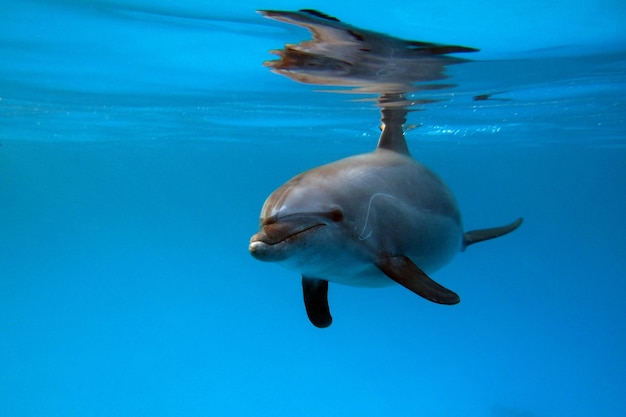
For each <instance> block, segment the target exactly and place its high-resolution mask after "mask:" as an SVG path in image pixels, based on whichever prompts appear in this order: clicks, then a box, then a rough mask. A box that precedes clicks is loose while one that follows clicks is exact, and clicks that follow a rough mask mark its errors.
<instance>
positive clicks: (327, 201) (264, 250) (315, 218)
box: [249, 178, 344, 266]
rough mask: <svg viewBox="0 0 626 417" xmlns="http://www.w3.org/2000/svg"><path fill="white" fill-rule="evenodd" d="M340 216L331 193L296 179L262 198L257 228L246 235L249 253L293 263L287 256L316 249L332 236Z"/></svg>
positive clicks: (262, 257)
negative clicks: (263, 202) (258, 226)
mask: <svg viewBox="0 0 626 417" xmlns="http://www.w3.org/2000/svg"><path fill="white" fill-rule="evenodd" d="M343 219H344V213H343V210H342V209H341V206H340V205H338V204H337V203H336V202H335V200H334V198H333V193H331V192H329V191H328V190H327V189H325V188H324V187H319V186H315V185H314V184H308V185H306V184H302V183H301V182H300V181H299V179H298V178H296V179H294V180H292V181H290V182H288V183H287V184H285V185H283V186H282V187H280V188H279V189H277V190H276V191H274V192H273V193H272V194H271V195H270V196H269V197H268V198H267V200H266V201H265V204H264V205H263V208H262V209H261V218H260V230H259V232H258V233H256V234H254V235H253V236H252V237H251V238H250V246H249V250H250V253H251V254H252V256H254V257H255V258H256V259H259V260H261V261H266V262H282V263H286V264H290V263H293V261H296V262H297V260H296V259H291V258H292V257H294V256H296V255H297V257H298V258H302V257H303V256H302V255H305V254H306V253H307V252H309V251H317V250H319V246H320V245H319V244H321V245H323V244H324V242H328V241H330V240H331V239H332V236H333V234H334V233H336V231H337V230H336V229H338V226H339V225H340V224H341V223H342V221H343ZM304 257H306V256H304ZM286 266H287V265H286Z"/></svg>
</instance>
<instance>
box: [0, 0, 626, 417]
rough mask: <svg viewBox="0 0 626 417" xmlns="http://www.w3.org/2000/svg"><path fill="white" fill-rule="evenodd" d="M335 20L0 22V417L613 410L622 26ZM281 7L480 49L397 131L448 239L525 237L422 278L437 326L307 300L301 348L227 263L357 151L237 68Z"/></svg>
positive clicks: (353, 294)
mask: <svg viewBox="0 0 626 417" xmlns="http://www.w3.org/2000/svg"><path fill="white" fill-rule="evenodd" d="M335 3H337V4H324V3H323V2H319V1H316V2H313V3H312V4H295V3H293V2H290V1H271V2H269V3H266V4H258V3H252V2H247V1H242V2H237V3H236V4H233V5H228V4H222V3H219V4H214V3H212V2H207V1H181V2H168V1H165V0H160V1H150V2H148V1H139V0H136V1H132V0H117V1H116V0H99V1H67V0H66V1H63V0H59V1H43V0H42V1H32V0H22V1H19V2H12V1H8V0H3V1H1V2H0V9H1V10H3V12H2V15H3V17H2V24H1V25H0V126H1V127H0V358H2V360H1V361H0V415H1V416H11V417H13V416H15V417H20V416H46V417H49V416H139V415H149V416H207V415H216V416H381V415H390V416H391V415H393V416H429V417H430V416H441V417H451V416H464V417H467V416H488V417H531V416H532V417H547V416H567V417H579V416H580V417H588V416H624V415H626V397H624V387H625V386H626V355H625V353H624V352H626V309H625V307H624V302H623V300H624V297H625V296H626V279H625V278H626V260H625V257H624V256H625V255H624V254H625V253H626V240H625V239H624V235H625V232H626V220H625V217H624V213H625V212H626V198H625V196H624V191H625V190H626V101H625V100H624V96H625V93H626V27H625V26H624V24H623V22H624V20H625V18H626V5H625V4H624V3H623V2H620V1H610V0H605V1H597V2H593V3H592V4H589V2H583V1H580V2H568V3H567V4H565V3H563V2H549V3H550V4H546V3H545V2H538V1H531V2H523V3H519V4H515V5H514V4H511V5H509V6H505V5H503V4H502V2H495V1H488V0H479V1H478V2H472V3H471V4H470V3H464V2H463V3H462V2H443V1H434V2H428V4H418V2H408V1H406V0H400V1H386V2H385V8H384V9H383V8H381V7H380V6H377V5H376V4H374V3H371V4H370V5H367V6H365V5H364V4H361V3H359V2H356V1H353V0H349V1H345V2H335ZM339 3H341V4H339ZM304 6H305V7H308V8H317V9H320V10H323V11H325V12H326V13H329V14H332V15H335V16H337V17H339V18H341V19H342V20H344V21H346V22H349V23H352V24H355V25H358V26H361V27H366V28H370V29H373V30H378V31H382V32H387V33H390V34H393V35H396V36H399V37H404V38H409V39H418V40H425V41H434V42H447V43H454V44H461V45H467V46H472V47H477V48H480V49H481V50H482V51H481V52H480V53H477V54H473V55H472V56H471V58H472V59H473V60H475V61H474V62H471V63H467V64H463V65H459V66H453V67H450V69H449V73H450V75H451V76H452V78H451V80H452V81H453V82H454V83H456V84H458V86H457V87H455V88H453V89H450V90H442V91H438V92H433V98H435V99H438V100H441V101H438V102H436V103H433V104H431V105H428V106H426V108H425V109H424V110H423V111H419V112H413V113H411V114H410V116H409V123H410V124H415V125H418V124H421V125H422V126H421V127H419V128H415V129H413V130H410V131H409V132H408V134H407V139H408V142H409V146H410V148H411V151H412V153H413V155H414V156H415V157H416V158H417V159H419V160H420V161H422V162H423V163H425V164H426V165H428V166H429V167H431V168H432V169H433V170H435V171H436V172H437V173H439V174H440V175H441V177H442V178H443V179H444V180H445V181H446V182H447V183H448V185H449V186H450V187H451V188H452V190H454V192H455V194H456V196H457V199H458V201H459V205H460V207H461V209H462V213H463V217H464V222H465V225H466V227H467V228H468V229H473V228H480V227H485V226H492V225H494V224H502V223H506V222H508V221H511V220H513V219H514V218H516V217H517V216H524V218H525V223H524V224H523V226H522V227H521V228H520V229H519V230H518V231H516V232H514V233H513V234H511V235H509V236H506V237H503V238H500V239H497V240H494V241H490V242H485V243H481V244H479V245H476V246H472V247H471V248H469V249H468V250H467V251H466V252H465V253H462V254H459V255H458V256H457V257H456V258H455V259H454V260H453V261H452V263H450V264H449V265H448V266H446V267H445V268H444V269H442V270H441V271H439V272H437V273H436V275H435V278H436V279H437V281H439V282H441V283H443V284H444V285H446V286H447V287H449V288H452V289H454V290H455V291H456V292H458V293H459V294H460V296H461V299H462V302H461V303H460V304H459V305H457V306H454V307H446V306H441V305H436V304H432V303H428V302H426V301H425V300H423V299H421V298H419V297H417V296H415V295H414V294H412V293H410V292H409V291H407V290H405V289H403V288H400V287H389V288H383V289H361V288H352V287H343V286H340V285H332V284H331V288H330V303H331V308H332V311H333V317H334V323H333V325H332V326H331V327H330V328H328V329H324V330H320V329H317V328H315V327H313V326H312V325H310V323H309V322H308V320H307V317H306V314H305V312H304V308H303V305H302V299H301V298H302V296H301V287H300V279H299V277H298V276H297V274H295V273H293V272H290V271H287V270H284V269H282V268H281V267H279V266H277V265H274V264H265V263H261V262H258V261H256V260H254V259H253V258H252V257H251V256H250V255H249V254H248V251H247V246H248V240H249V238H250V236H251V235H252V234H253V233H254V232H256V230H257V227H258V224H257V222H258V216H259V211H260V208H261V205H262V203H263V201H264V199H265V198H266V197H267V195H269V194H270V193H271V192H272V190H274V189H275V188H277V187H278V186H279V185H281V184H282V183H284V182H285V181H286V180H288V179H289V178H290V177H291V176H293V175H295V174H297V173H299V172H301V171H303V170H305V169H308V168H312V167H315V166H318V165H320V164H323V163H327V162H330V161H334V160H337V159H339V158H342V157H346V156H350V155H354V154H356V153H360V152H367V151H369V150H371V149H373V147H374V146H375V143H376V140H377V135H378V132H379V130H378V124H379V122H378V118H379V114H378V109H377V108H376V107H375V106H373V105H372V103H371V102H364V101H358V100H355V98H357V99H358V98H362V97H355V96H353V95H349V94H341V95H340V94H329V93H318V92H315V90H319V89H322V88H319V87H312V86H308V85H302V84H296V83H294V82H292V81H291V80H288V79H286V78H284V77H281V76H279V75H276V74H272V73H270V72H269V71H268V70H267V69H266V68H264V67H263V66H262V62H263V61H264V60H267V59H270V58H271V56H270V54H269V53H268V51H269V50H270V49H278V48H281V47H282V46H283V45H284V44H285V43H295V42H298V41H301V40H304V39H306V38H307V37H308V34H307V32H306V31H304V30H302V29H299V28H296V27H289V26H287V25H284V24H281V23H278V22H273V21H270V20H267V19H263V18H262V17H261V16H259V15H257V14H255V13H254V10H255V9H256V8H268V9H271V8H273V9H287V10H295V9H298V8H301V7H304ZM490 93H497V94H494V95H493V96H492V98H494V100H487V101H473V100H472V97H473V96H475V95H478V94H490ZM495 99H501V100H495Z"/></svg>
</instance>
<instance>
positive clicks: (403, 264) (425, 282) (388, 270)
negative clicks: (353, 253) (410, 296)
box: [376, 254, 461, 305]
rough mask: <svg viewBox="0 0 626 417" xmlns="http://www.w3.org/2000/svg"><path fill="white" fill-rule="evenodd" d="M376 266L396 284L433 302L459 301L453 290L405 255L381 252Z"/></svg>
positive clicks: (449, 302)
mask: <svg viewBox="0 0 626 417" xmlns="http://www.w3.org/2000/svg"><path fill="white" fill-rule="evenodd" d="M376 266H377V267H378V269H380V270H381V271H383V272H384V273H385V275H387V276H388V277H389V278H391V279H392V280H394V281H395V282H397V283H398V284H400V285H402V286H403V287H405V288H407V289H409V290H411V291H413V292H414V293H415V294H417V295H419V296H421V297H424V298H425V299H427V300H430V301H432V302H434V303H438V304H449V305H450V304H457V303H458V302H459V301H461V299H460V298H459V296H458V295H457V294H456V293H455V292H453V291H450V290H449V289H447V288H445V287H443V286H441V285H439V284H437V283H436V282H435V281H433V280H432V279H431V278H430V277H429V276H428V275H426V272H424V271H422V270H421V269H420V268H419V267H418V266H417V265H415V264H414V263H413V261H411V260H410V259H409V258H407V257H406V256H391V255H388V254H383V255H381V256H380V257H379V258H378V259H377V260H376Z"/></svg>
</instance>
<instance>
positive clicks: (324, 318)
mask: <svg viewBox="0 0 626 417" xmlns="http://www.w3.org/2000/svg"><path fill="white" fill-rule="evenodd" d="M302 293H303V294H304V306H305V307H306V314H307V316H309V320H310V321H311V323H313V325H314V326H315V327H320V328H323V327H328V326H330V324H331V323H332V322H333V318H332V316H331V315H330V308H329V307H328V281H325V280H323V279H316V278H307V277H304V276H303V277H302Z"/></svg>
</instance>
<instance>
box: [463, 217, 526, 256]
mask: <svg viewBox="0 0 626 417" xmlns="http://www.w3.org/2000/svg"><path fill="white" fill-rule="evenodd" d="M523 221H524V219H523V218H521V217H520V218H519V219H517V220H515V221H514V222H513V223H511V224H507V225H506V226H500V227H492V228H489V229H479V230H471V231H469V232H465V233H464V234H463V247H462V248H461V251H464V250H465V248H467V247H468V246H469V245H471V244H473V243H478V242H482V241H483V240H488V239H493V238H496V237H500V236H502V235H506V234H507V233H511V232H512V231H513V230H515V229H517V228H518V227H519V226H520V225H521V224H522V222H523Z"/></svg>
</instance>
